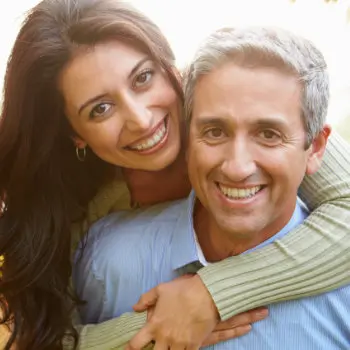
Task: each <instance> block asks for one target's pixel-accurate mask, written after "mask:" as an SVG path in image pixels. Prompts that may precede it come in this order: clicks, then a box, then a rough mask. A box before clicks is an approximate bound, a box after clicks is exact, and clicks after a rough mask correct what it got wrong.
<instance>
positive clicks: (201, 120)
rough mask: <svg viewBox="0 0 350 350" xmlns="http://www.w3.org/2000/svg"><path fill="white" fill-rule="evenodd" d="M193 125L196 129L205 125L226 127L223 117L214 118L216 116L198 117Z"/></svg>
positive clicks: (225, 120) (225, 119)
mask: <svg viewBox="0 0 350 350" xmlns="http://www.w3.org/2000/svg"><path fill="white" fill-rule="evenodd" d="M195 124H196V126H197V127H203V126H205V125H210V124H212V125H226V124H227V118H224V117H216V116H200V117H197V118H196V120H195Z"/></svg>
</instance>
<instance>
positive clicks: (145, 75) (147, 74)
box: [134, 69, 153, 87]
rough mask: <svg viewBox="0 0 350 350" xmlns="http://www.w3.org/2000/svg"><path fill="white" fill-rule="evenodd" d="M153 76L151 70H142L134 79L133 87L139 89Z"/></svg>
mask: <svg viewBox="0 0 350 350" xmlns="http://www.w3.org/2000/svg"><path fill="white" fill-rule="evenodd" d="M152 76H153V71H152V70H151V69H147V70H144V71H143V72H141V73H140V74H138V75H137V76H136V78H135V82H134V86H135V87H140V86H143V85H145V84H147V83H148V82H149V81H150V80H151V78H152Z"/></svg>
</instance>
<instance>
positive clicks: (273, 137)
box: [259, 129, 281, 144]
mask: <svg viewBox="0 0 350 350" xmlns="http://www.w3.org/2000/svg"><path fill="white" fill-rule="evenodd" d="M259 138H260V139H261V140H262V141H263V142H265V143H268V144H277V143H279V142H280V141H281V135H280V134H279V133H278V132H276V131H274V130H270V129H266V130H262V131H260V132H259Z"/></svg>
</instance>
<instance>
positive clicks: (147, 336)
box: [125, 325, 153, 350]
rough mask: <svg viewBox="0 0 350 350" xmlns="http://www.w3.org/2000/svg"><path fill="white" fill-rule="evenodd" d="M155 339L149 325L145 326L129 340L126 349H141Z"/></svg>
mask: <svg viewBox="0 0 350 350" xmlns="http://www.w3.org/2000/svg"><path fill="white" fill-rule="evenodd" d="M152 340H153V336H152V334H151V332H150V330H149V328H148V327H147V325H146V326H145V327H143V328H142V329H141V330H140V331H139V332H138V333H137V334H136V335H135V336H134V337H133V338H132V339H131V340H130V342H129V344H128V345H127V346H126V348H125V350H141V349H143V348H144V347H145V346H147V345H148V344H149V343H151V342H152Z"/></svg>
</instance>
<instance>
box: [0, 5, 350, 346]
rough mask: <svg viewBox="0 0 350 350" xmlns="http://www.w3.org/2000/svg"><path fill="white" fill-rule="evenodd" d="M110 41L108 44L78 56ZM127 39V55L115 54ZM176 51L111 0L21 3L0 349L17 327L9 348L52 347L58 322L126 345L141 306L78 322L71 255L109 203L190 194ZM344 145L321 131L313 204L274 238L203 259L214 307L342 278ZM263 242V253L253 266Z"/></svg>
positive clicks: (249, 303) (101, 341) (313, 288)
mask: <svg viewBox="0 0 350 350" xmlns="http://www.w3.org/2000/svg"><path fill="white" fill-rule="evenodd" d="M110 43H114V44H115V45H117V46H118V55H116V53H115V51H113V50H108V49H107V50H103V52H101V55H97V58H96V55H89V53H90V52H97V51H96V50H97V49H98V48H99V47H100V46H101V45H102V46H103V44H110ZM107 46H108V45H107ZM125 50H129V51H128V54H131V56H130V55H129V56H127V57H125V56H122V54H124V53H125V52H126V51H125ZM112 51H113V52H112ZM112 53H113V55H112ZM109 55H111V57H112V60H109V61H108V57H109ZM135 55H136V56H137V55H138V56H137V59H135ZM140 55H141V56H142V58H141V56H140ZM77 58H83V63H81V66H80V64H77V62H78V61H79V60H77ZM131 58H132V59H131ZM173 60H174V57H173V54H172V52H171V49H170V47H169V45H168V43H167V42H166V40H165V38H164V37H163V36H162V34H161V33H160V31H159V29H158V28H157V27H156V26H155V25H154V24H153V23H152V22H150V21H149V19H147V18H146V17H144V16H143V15H142V14H140V13H138V12H137V11H135V10H134V9H132V8H131V7H130V6H129V5H127V4H125V3H123V2H119V1H117V0H110V1H109V0H44V1H42V2H41V3H40V4H39V5H37V6H36V7H34V8H33V10H32V11H31V12H30V13H29V15H28V16H27V18H26V20H25V22H24V24H23V26H22V28H21V30H20V33H19V35H18V37H17V39H16V42H15V45H14V48H13V51H12V54H11V57H10V59H9V62H8V66H7V72H6V78H5V89H4V102H3V103H4V104H3V111H2V122H1V126H0V164H1V166H2V167H1V170H0V188H1V193H2V194H3V196H2V200H3V202H4V205H5V209H4V212H3V215H2V218H1V220H0V234H1V236H0V253H1V254H2V255H4V256H5V262H4V265H3V266H2V271H1V272H2V278H1V281H0V293H1V295H2V296H3V303H2V310H3V314H4V315H3V316H4V318H3V322H6V323H7V324H9V325H11V328H12V333H11V334H12V337H11V339H10V341H9V342H8V345H7V348H9V346H10V345H11V344H12V343H13V341H14V340H15V342H16V347H17V348H18V349H26V350H27V349H50V350H52V349H62V348H63V346H64V345H63V344H62V339H63V337H64V335H68V337H66V338H65V340H67V341H68V343H69V340H71V339H76V330H79V331H80V339H79V348H80V349H110V348H117V347H123V346H124V345H125V343H126V342H128V341H129V340H130V338H131V337H132V335H133V334H134V332H135V331H137V330H138V329H139V328H140V327H141V325H142V324H143V323H144V320H145V315H144V313H141V314H129V315H125V316H122V317H121V318H119V319H116V320H111V321H108V322H106V323H103V324H100V325H89V326H86V327H84V328H78V327H77V328H76V330H75V329H74V328H73V326H72V319H71V314H72V312H71V311H72V309H73V307H74V302H75V300H74V296H73V294H72V293H71V291H70V289H69V279H70V273H71V265H70V256H71V253H72V251H71V247H73V250H74V249H75V246H76V242H77V241H78V240H79V238H80V235H81V234H82V233H83V232H85V230H86V228H87V227H88V226H89V225H91V223H92V222H93V221H95V220H96V219H98V218H100V217H102V216H103V215H105V214H107V213H108V212H110V211H112V210H118V209H121V208H124V209H125V208H130V206H131V205H132V206H138V205H149V204H153V203H157V202H162V201H166V200H173V199H177V198H181V197H184V196H186V195H187V193H188V191H189V184H188V181H187V175H186V172H185V171H184V169H185V168H186V167H185V166H184V155H183V148H182V147H181V146H182V141H181V136H182V134H183V122H182V119H181V109H182V102H183V98H182V90H181V84H180V82H179V77H178V73H177V71H176V69H175V67H174V62H173ZM80 62H82V61H80ZM102 62H108V67H107V66H105V65H104V64H102ZM113 62H115V64H114V65H113ZM96 67H97V68H96ZM118 67H120V68H123V69H118ZM79 68H83V69H79ZM107 68H108V72H107V73H108V74H106V72H105V69H107ZM126 68H127V69H126ZM91 72H93V74H94V75H93V76H91ZM109 76H112V77H113V79H112V80H113V81H114V83H115V84H116V85H117V86H118V88H117V89H115V90H114V87H113V88H111V86H110V85H109V84H110V81H111V80H110V79H108V78H109ZM92 79H93V82H94V83H93V84H92V83H91V81H92ZM114 79H115V80H114ZM113 86H114V85H113ZM349 154H350V151H349V148H348V146H347V145H346V144H345V143H342V141H339V140H338V139H337V138H336V137H335V138H333V140H331V142H330V146H329V150H328V154H327V155H326V157H325V164H324V165H323V168H322V170H321V171H320V172H319V174H318V175H317V176H316V177H314V178H311V179H308V180H307V181H305V182H304V183H303V187H302V188H301V195H302V196H303V199H304V200H306V202H307V203H308V204H309V205H310V208H312V209H314V208H315V207H317V206H320V207H319V208H318V209H317V210H315V212H314V213H313V214H312V215H311V216H310V218H309V219H308V221H307V222H306V223H305V224H304V225H301V226H300V227H299V228H298V230H295V231H294V232H291V233H290V234H289V236H288V237H287V238H286V239H283V240H282V241H281V242H280V245H279V246H269V247H268V248H267V249H262V250H261V251H259V252H256V253H254V254H252V255H246V256H244V257H235V258H232V259H227V260H226V261H224V262H221V263H219V264H213V265H212V266H209V267H206V268H204V269H203V270H201V271H200V278H201V281H203V282H204V284H205V285H206V286H207V288H208V290H209V292H210V293H212V296H213V299H214V301H215V302H216V306H217V308H218V311H219V312H220V315H221V317H222V318H227V317H229V316H232V315H234V314H237V313H238V312H241V311H243V310H248V309H251V308H252V307H256V306H258V305H264V304H266V303H271V302H276V301H279V300H283V299H290V298H297V297H300V296H304V295H307V294H313V293H320V292H322V291H324V290H327V289H332V288H336V287H337V286H339V285H342V284H346V283H349V281H350V278H349V276H348V275H347V269H348V268H349V266H348V265H349V261H350V259H349V255H350V253H349V240H348V239H347V232H348V229H349V226H348V223H347V221H348V220H347V215H348V214H347V213H348V210H349V202H350V199H349V195H350V194H349V190H348V188H350V186H349V185H350V165H349V158H346V157H347V156H348V155H349ZM330 169H331V170H332V171H333V172H332V171H330ZM125 183H126V184H127V186H125ZM72 225H73V228H72V230H71V227H72ZM281 248H283V249H281ZM305 252H306V253H305ZM266 254H268V256H269V262H271V264H269V266H266V267H265V268H264V276H263V277H264V278H263V279H262V278H261V277H260V278H258V279H257V276H260V271H259V268H260V266H261V264H264V262H265V261H266ZM325 266H326V267H325ZM329 269H332V270H333V273H334V276H333V275H332V278H330V276H329ZM291 270H292V271H291ZM195 278H196V279H193V281H197V282H196V283H197V285H198V280H199V279H200V278H199V276H196V277H195ZM193 281H192V279H189V282H188V283H195V282H193ZM249 281H252V282H251V283H250V282H249ZM173 283H175V285H174V288H176V281H175V282H173ZM200 283H201V284H202V282H200ZM228 286H229V288H228ZM250 287H251V288H250ZM200 288H202V289H201V290H202V291H203V290H204V291H205V293H207V294H208V291H206V289H205V288H204V286H203V285H202V286H201V287H200ZM189 290H193V289H189ZM247 290H249V293H246V292H247ZM182 291H183V294H184V295H185V296H186V295H187V296H188V298H189V299H190V298H191V295H190V293H188V291H187V290H182ZM186 293H187V294H186ZM196 296H197V295H194V297H193V294H192V299H194V298H195V297H196ZM161 297H164V295H163V296H162V295H161ZM189 299H188V300H189ZM5 301H6V302H5ZM192 301H193V300H192ZM171 302H172V305H176V303H177V302H178V300H176V299H174V300H172V301H171ZM194 303H195V302H194ZM201 306H202V305H199V306H198V305H197V309H199V308H200V307H201ZM154 312H161V311H160V310H157V308H156V309H155V311H154ZM174 317H175V316H174ZM186 317H189V316H187V315H186ZM194 329H195V328H194ZM174 331H175V330H174ZM69 336H71V337H69ZM154 340H155V341H156V340H157V339H156V337H155V339H154ZM173 345H176V344H170V345H169V346H170V347H171V346H173ZM65 346H66V347H67V348H70V346H71V344H67V343H66V345H65Z"/></svg>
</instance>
